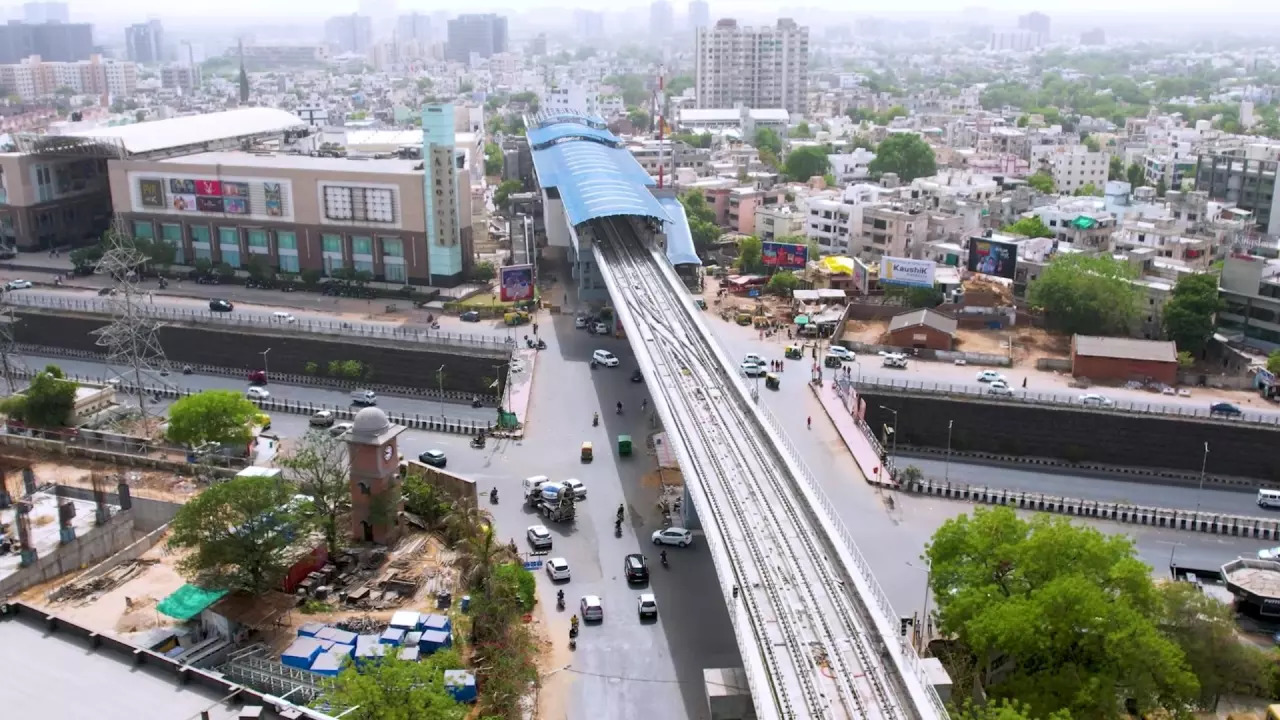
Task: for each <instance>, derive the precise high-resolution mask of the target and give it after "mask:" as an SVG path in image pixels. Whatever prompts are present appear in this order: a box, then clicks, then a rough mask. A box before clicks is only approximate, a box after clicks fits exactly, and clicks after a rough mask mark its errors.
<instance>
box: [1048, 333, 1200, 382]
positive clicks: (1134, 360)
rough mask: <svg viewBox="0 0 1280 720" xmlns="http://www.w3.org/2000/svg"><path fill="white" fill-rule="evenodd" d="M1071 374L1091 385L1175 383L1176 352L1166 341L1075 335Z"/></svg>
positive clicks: (1176, 373)
mask: <svg viewBox="0 0 1280 720" xmlns="http://www.w3.org/2000/svg"><path fill="white" fill-rule="evenodd" d="M1071 374H1072V376H1074V377H1085V378H1089V379H1090V380H1092V381H1094V382H1128V381H1130V380H1138V381H1141V382H1153V381H1154V382H1162V383H1164V384H1166V385H1173V384H1174V383H1176V382H1177V381H1178V349H1177V347H1176V346H1175V345H1174V344H1173V342H1171V341H1167V340H1138V339H1135V338H1118V337H1097V336H1094V335H1076V336H1074V337H1072V338H1071Z"/></svg>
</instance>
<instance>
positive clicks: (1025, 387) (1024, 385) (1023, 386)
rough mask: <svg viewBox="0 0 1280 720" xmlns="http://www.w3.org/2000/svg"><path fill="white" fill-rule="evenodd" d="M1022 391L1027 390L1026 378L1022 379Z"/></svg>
mask: <svg viewBox="0 0 1280 720" xmlns="http://www.w3.org/2000/svg"><path fill="white" fill-rule="evenodd" d="M1022 389H1023V390H1026V389H1027V378H1026V377H1023V378H1022Z"/></svg>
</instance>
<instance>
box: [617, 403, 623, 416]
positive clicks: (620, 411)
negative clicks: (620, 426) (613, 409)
mask: <svg viewBox="0 0 1280 720" xmlns="http://www.w3.org/2000/svg"><path fill="white" fill-rule="evenodd" d="M618 414H619V415H621V414H622V403H618Z"/></svg>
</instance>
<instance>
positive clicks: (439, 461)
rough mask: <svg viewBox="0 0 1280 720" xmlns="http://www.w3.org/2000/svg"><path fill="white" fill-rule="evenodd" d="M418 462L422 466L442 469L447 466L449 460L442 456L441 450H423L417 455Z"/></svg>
mask: <svg viewBox="0 0 1280 720" xmlns="http://www.w3.org/2000/svg"><path fill="white" fill-rule="evenodd" d="M418 462H420V463H422V464H423V465H430V466H431V467H438V468H442V467H444V466H445V465H448V464H449V459H448V458H446V457H445V456H444V451H443V450H425V451H423V452H421V453H419V454H418Z"/></svg>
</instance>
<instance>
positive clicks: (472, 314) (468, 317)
mask: <svg viewBox="0 0 1280 720" xmlns="http://www.w3.org/2000/svg"><path fill="white" fill-rule="evenodd" d="M458 319H459V320H461V321H462V322H480V313H478V312H476V311H475V310H468V311H466V312H464V313H462V314H461V315H459V316H458Z"/></svg>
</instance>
